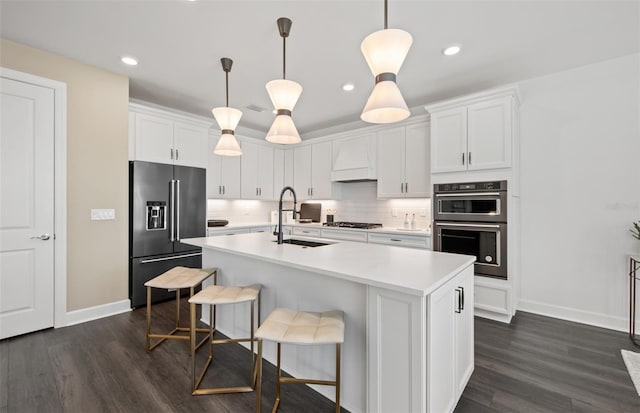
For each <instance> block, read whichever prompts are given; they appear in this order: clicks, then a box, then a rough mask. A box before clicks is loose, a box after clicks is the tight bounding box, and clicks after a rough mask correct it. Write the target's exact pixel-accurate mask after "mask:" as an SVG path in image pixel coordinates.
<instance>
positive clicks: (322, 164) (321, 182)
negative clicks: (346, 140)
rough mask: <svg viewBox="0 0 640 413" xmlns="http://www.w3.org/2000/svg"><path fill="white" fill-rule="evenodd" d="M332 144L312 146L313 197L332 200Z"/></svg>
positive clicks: (325, 143) (324, 143)
mask: <svg viewBox="0 0 640 413" xmlns="http://www.w3.org/2000/svg"><path fill="white" fill-rule="evenodd" d="M331 188H332V183H331V142H322V143H316V144H313V145H311V197H312V198H314V199H331V198H333V193H332V192H331Z"/></svg>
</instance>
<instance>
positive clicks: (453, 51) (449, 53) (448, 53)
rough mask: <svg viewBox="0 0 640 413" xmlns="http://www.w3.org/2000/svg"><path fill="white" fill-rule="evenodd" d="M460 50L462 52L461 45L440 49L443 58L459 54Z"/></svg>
mask: <svg viewBox="0 0 640 413" xmlns="http://www.w3.org/2000/svg"><path fill="white" fill-rule="evenodd" d="M460 50H462V45H461V44H452V45H451V46H449V47H446V48H444V49H442V54H443V55H445V56H453V55H456V54H458V53H460Z"/></svg>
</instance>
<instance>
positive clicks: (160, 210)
mask: <svg viewBox="0 0 640 413" xmlns="http://www.w3.org/2000/svg"><path fill="white" fill-rule="evenodd" d="M166 228H167V203H166V202H164V201H148V202H147V231H151V230H155V229H166Z"/></svg>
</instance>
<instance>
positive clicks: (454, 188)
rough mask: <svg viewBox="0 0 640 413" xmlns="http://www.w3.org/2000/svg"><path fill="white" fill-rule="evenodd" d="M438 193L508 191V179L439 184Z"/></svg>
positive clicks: (437, 186)
mask: <svg viewBox="0 0 640 413" xmlns="http://www.w3.org/2000/svg"><path fill="white" fill-rule="evenodd" d="M434 190H435V192H436V193H442V192H475V191H506V190H507V181H489V182H467V183H455V184H437V185H435V188H434Z"/></svg>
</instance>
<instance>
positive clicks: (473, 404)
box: [455, 312, 640, 413]
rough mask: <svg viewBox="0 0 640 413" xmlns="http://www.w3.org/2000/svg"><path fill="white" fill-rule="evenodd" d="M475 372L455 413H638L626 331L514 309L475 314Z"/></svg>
mask: <svg viewBox="0 0 640 413" xmlns="http://www.w3.org/2000/svg"><path fill="white" fill-rule="evenodd" d="M475 344H476V346H475V370H474V372H473V375H472V376H471V379H470V380H469V384H468V385H467V387H466V389H465V391H464V393H463V394H462V398H461V399H460V402H459V403H458V406H457V408H456V410H455V411H456V413H462V412H465V413H466V412H469V413H471V412H473V413H485V412H576V413H578V412H580V413H595V412H600V413H614V412H616V413H627V412H629V413H632V412H633V413H640V396H638V394H637V393H636V391H635V388H634V386H633V383H632V382H631V378H630V377H629V374H628V373H627V370H626V368H625V365H624V362H623V361H622V356H621V354H620V349H627V350H634V351H637V352H640V349H638V348H634V346H633V344H632V343H631V341H630V340H629V338H628V336H627V334H625V333H621V332H616V331H611V330H607V329H603V328H597V327H591V326H587V325H584V324H577V323H571V322H568V321H562V320H557V319H554V318H549V317H543V316H539V315H535V314H530V313H523V312H518V313H517V315H516V316H515V317H514V318H513V320H512V322H511V324H509V325H507V324H502V323H498V322H494V321H490V320H486V319H482V318H478V317H476V320H475Z"/></svg>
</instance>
